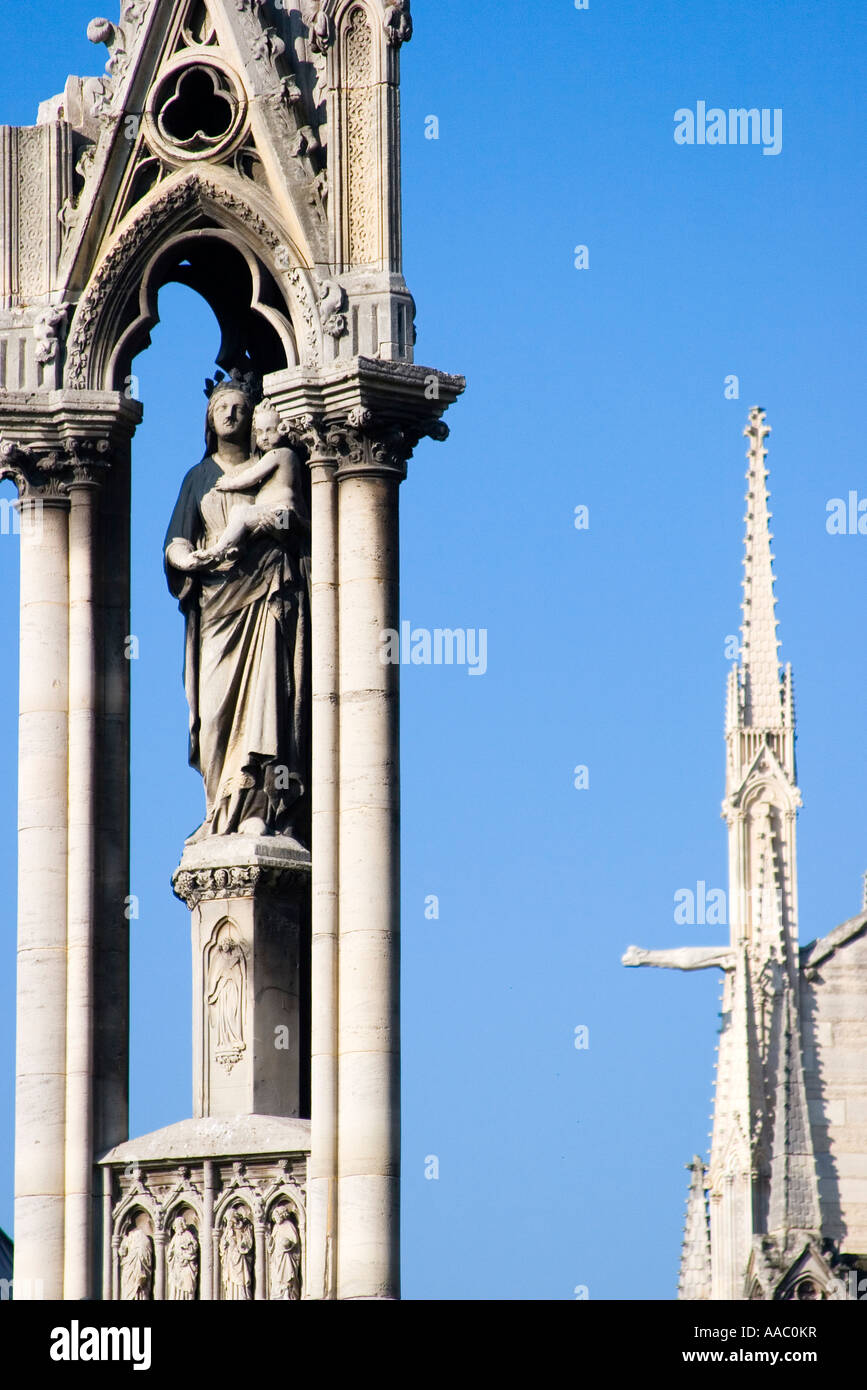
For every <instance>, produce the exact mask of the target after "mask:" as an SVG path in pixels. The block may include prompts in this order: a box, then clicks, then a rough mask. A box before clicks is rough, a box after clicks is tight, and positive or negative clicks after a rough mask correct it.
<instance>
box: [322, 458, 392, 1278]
mask: <svg viewBox="0 0 867 1390" xmlns="http://www.w3.org/2000/svg"><path fill="white" fill-rule="evenodd" d="M338 479H339V490H340V504H339V534H340V562H339V564H340V570H339V577H340V591H339V608H340V868H339V873H340V960H339V1001H338V1008H339V1049H340V1060H339V1093H338V1117H339V1131H338V1132H339V1141H338V1144H339V1150H338V1258H337V1277H338V1297H339V1298H341V1299H391V1298H398V1297H399V1296H400V1280H399V1255H400V1230H399V1171H400V1054H399V1047H400V1040H399V1004H400V1000H399V971H400V960H399V911H400V903H399V896H400V840H399V726H398V676H399V667H398V666H397V665H388V664H384V663H383V662H382V661H381V659H380V653H381V651H382V642H381V634H382V632H383V631H384V630H385V629H387V628H392V629H397V627H398V482H399V478H398V476H397V474H396V473H395V472H392V471H391V470H388V469H377V468H375V467H372V466H371V467H369V468H364V469H359V470H357V471H356V470H354V469H353V468H351V467H349V468H347V469H346V470H345V471H341V472H340V473H338Z"/></svg>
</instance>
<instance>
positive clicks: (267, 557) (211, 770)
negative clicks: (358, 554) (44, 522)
mask: <svg viewBox="0 0 867 1390" xmlns="http://www.w3.org/2000/svg"><path fill="white" fill-rule="evenodd" d="M221 476H222V470H221V468H220V466H219V464H218V463H217V462H216V461H215V460H214V459H213V458H212V457H211V456H210V455H208V456H206V457H205V458H204V459H202V461H201V463H198V464H196V466H195V467H194V468H192V469H190V472H189V473H188V474H187V476H186V478H185V479H184V482H183V485H182V487H181V491H180V495H179V497H178V500H177V503H176V505H175V509H174V512H173V514H172V518H171V521H170V522H169V526H168V530H167V532H166V542H165V544H166V547H167V546H168V545H169V544H170V542H171V541H173V540H180V539H183V540H187V541H189V542H190V544H191V545H192V546H193V547H194V548H196V549H198V548H200V547H202V546H210V545H213V544H214V542H215V541H216V540H217V538H218V537H219V536H220V535H221V534H222V532H223V530H224V528H225V525H226V522H227V520H228V516H229V512H230V510H231V508H232V506H233V505H234V504H235V503H236V502H251V501H254V500H255V498H254V495H253V494H251V493H240V492H239V493H228V492H218V491H216V490H215V488H214V484H215V483H216V482H217V480H218V479H219V478H220V477H221ZM166 574H167V578H168V583H169V588H170V589H171V591H172V593H173V594H174V595H175V596H176V598H177V599H178V601H179V604H180V607H181V610H182V611H183V613H184V616H185V619H186V655H185V662H184V686H185V690H186V694H187V700H188V703H189V707H190V763H191V764H192V766H193V767H195V768H197V769H198V770H199V771H200V772H201V774H202V777H203V779H204V783H205V797H206V802H207V815H206V819H205V822H204V824H203V825H202V827H201V829H200V830H199V831H198V832H197V833H196V837H195V838H202V837H203V836H205V835H208V834H211V835H229V834H234V833H236V832H237V831H238V830H239V829H240V827H241V825H242V824H243V822H244V821H245V820H247V819H248V818H260V819H261V820H263V821H264V822H265V824H266V827H267V829H268V830H269V831H270V832H271V833H273V834H286V835H291V834H294V835H295V836H296V838H298V839H300V840H302V842H304V843H309V820H308V817H309V796H308V789H309V784H310V778H309V743H310V736H309V729H310V672H309V667H310V558H309V527H308V524H307V520H306V518H300V519H299V518H298V517H293V518H292V519H291V524H290V525H288V526H287V527H285V528H280V527H275V526H269V527H268V528H267V529H265V530H263V531H262V532H261V533H257V534H256V535H254V536H252V537H250V538H249V539H248V541H247V542H246V545H245V546H244V548H243V551H242V553H241V554H240V556H239V557H238V558H237V559H236V560H234V561H227V562H224V563H223V564H222V565H220V566H219V568H218V569H216V570H212V571H203V572H199V573H197V574H192V575H190V574H185V573H183V572H182V571H180V570H176V569H175V568H174V567H173V566H172V565H171V564H169V562H168V560H167V561H166Z"/></svg>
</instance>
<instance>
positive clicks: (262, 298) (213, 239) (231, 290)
mask: <svg viewBox="0 0 867 1390" xmlns="http://www.w3.org/2000/svg"><path fill="white" fill-rule="evenodd" d="M238 184H240V180H238V179H233V178H232V177H231V176H226V175H225V173H223V171H219V170H215V169H209V170H208V174H207V176H206V175H204V174H202V173H199V172H193V173H189V172H182V173H180V174H178V175H176V176H175V177H173V178H172V179H171V180H170V181H169V182H168V183H165V184H161V185H160V186H159V188H158V189H157V190H156V191H155V192H154V193H153V194H152V195H151V196H150V197H148V198H147V199H146V200H145V201H144V202H143V203H142V204H140V205H139V206H137V207H136V209H135V210H134V212H133V213H132V214H130V216H129V217H128V218H127V219H125V221H124V223H123V224H122V226H121V227H120V229H119V230H118V232H117V234H116V235H115V237H114V238H113V239H112V242H111V245H110V246H109V248H108V250H107V251H106V253H105V254H104V255H103V257H102V259H101V260H100V261H99V263H98V264H97V266H96V268H95V270H94V272H93V275H92V276H91V279H90V281H89V283H88V285H87V288H86V289H85V291H84V293H83V294H82V296H81V299H80V300H79V303H78V307H77V309H76V311H75V316H74V318H73V320H72V325H71V329H70V333H69V340H68V345H67V353H66V374H65V385H66V386H67V387H71V388H76V389H79V390H92V391H93V390H108V391H111V390H122V389H123V387H124V383H125V377H126V373H127V372H128V370H129V363H130V362H131V360H132V358H133V357H134V356H135V355H136V353H137V352H140V351H141V350H142V349H143V348H144V347H146V346H147V344H148V342H149V341H150V337H149V335H150V330H151V329H152V328H153V327H154V325H155V324H156V323H157V321H158V313H157V304H156V297H157V294H158V292H159V290H160V289H161V288H162V286H163V285H164V284H167V283H169V281H171V280H179V281H180V282H181V283H183V284H190V285H191V286H192V288H194V289H197V290H199V292H200V293H202V294H203V295H204V297H205V298H206V299H207V301H208V303H209V304H210V306H211V308H212V309H213V310H214V312H215V314H216V316H217V319H218V322H219V323H220V327H221V329H222V331H223V335H224V340H223V347H222V349H221V359H223V360H221V365H227V366H229V367H232V366H235V365H240V363H239V362H237V361H234V360H229V359H230V358H233V357H237V356H238V355H239V354H243V352H244V351H247V350H248V349H247V348H246V347H245V346H243V345H241V344H240V343H239V342H238V337H237V325H238V318H239V310H241V317H244V316H246V317H247V320H248V326H249V327H250V328H251V329H252V332H253V337H252V341H251V346H252V348H253V354H251V355H253V356H255V354H256V353H258V354H259V355H260V357H261V362H260V363H259V364H258V365H259V367H260V370H262V371H279V370H281V369H283V368H285V367H294V366H298V365H300V364H301V363H303V364H305V365H308V366H315V365H317V364H318V363H319V362H320V361H321V356H322V330H321V326H320V315H319V312H318V306H317V298H318V296H317V294H316V289H315V277H314V275H313V272H311V271H310V270H308V269H307V268H306V267H304V266H303V265H302V264H301V257H300V254H299V252H298V249H297V247H295V246H294V245H293V244H292V243H291V241H289V240H288V238H287V237H285V235H283V234H282V233H281V231H280V230H279V228H278V226H277V224H276V221H275V220H274V219H272V218H269V217H268V216H267V215H266V214H265V213H264V211H263V210H262V209H261V208H260V207H257V206H255V205H254V202H253V200H252V199H250V198H249V197H247V196H246V189H245V188H244V186H243V185H241V186H240V188H239V187H238V186H237V185H238ZM233 185H234V186H233ZM218 247H221V248H224V250H223V256H224V258H226V257H228V256H229V255H230V249H233V250H234V252H235V253H236V254H235V258H234V260H235V265H234V271H233V274H232V275H231V276H230V279H229V281H228V282H225V281H223V282H222V283H218V282H217V281H216V280H215V277H214V275H213V273H212V272H213V258H214V256H215V254H216V248H218ZM206 251H207V252H210V259H211V264H208V255H207V254H206ZM183 259H187V260H189V261H190V273H189V274H188V275H181V274H179V273H178V271H179V269H180V262H181V261H182V260H183ZM196 262H198V263H199V264H196ZM245 277H246V279H247V282H248V289H247V295H246V298H247V304H246V305H245V306H243V307H242V300H243V299H244V294H243V293H242V285H243V281H244V278H245ZM231 325H234V330H233V329H232V327H231ZM269 340H270V342H269ZM269 348H270V355H269ZM281 353H282V360H280V357H281Z"/></svg>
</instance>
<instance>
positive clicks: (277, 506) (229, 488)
mask: <svg viewBox="0 0 867 1390" xmlns="http://www.w3.org/2000/svg"><path fill="white" fill-rule="evenodd" d="M253 433H254V435H255V441H256V446H257V448H259V449H261V450H262V451H263V453H262V457H261V458H259V459H256V461H255V462H254V463H251V464H249V465H248V466H247V467H245V468H242V469H240V470H239V471H238V472H237V473H232V474H228V473H224V474H223V476H222V478H219V479H218V480H217V482H216V483H215V487H216V489H217V491H218V492H251V491H253V489H254V488H257V487H258V492H257V493H256V501H255V502H248V503H242V504H239V505H237V506H234V507H232V509H231V511H230V512H229V520H228V522H227V523H226V528H225V530H224V531H223V534H222V535H221V536H220V537H219V539H218V540H217V541H215V543H214V544H213V545H212V546H208V547H206V548H203V549H200V550H197V551H196V552H195V553H196V555H197V556H198V557H199V558H200V559H202V560H232V559H234V558H235V556H236V555H237V554H238V552H239V550H240V549H241V546H242V543H243V542H244V540H245V539H246V538H247V537H249V536H252V535H254V534H255V532H256V531H258V530H259V529H260V528H261V527H262V526H263V525H271V526H279V527H286V526H287V525H288V521H289V515H290V514H291V513H292V512H302V513H303V504H302V502H301V498H300V494H299V480H298V468H299V459H298V455H297V454H296V453H295V451H294V450H293V449H290V448H288V447H287V439H288V436H287V433H286V429H285V426H284V425H283V422H282V420H281V419H280V416H279V415H278V414H277V411H276V410H275V409H274V407H273V406H271V405H269V404H268V402H267V401H263V402H262V404H261V405H259V406H257V408H256V410H255V411H254V414H253ZM281 445H282V447H280V446H281ZM260 484H261V486H260Z"/></svg>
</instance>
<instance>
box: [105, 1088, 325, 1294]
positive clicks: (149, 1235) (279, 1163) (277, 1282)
mask: <svg viewBox="0 0 867 1390" xmlns="http://www.w3.org/2000/svg"><path fill="white" fill-rule="evenodd" d="M309 1131H310V1125H309V1121H307V1120H290V1119H285V1118H281V1117H277V1116H266V1115H247V1116H243V1117H236V1118H234V1119H231V1120H218V1119H205V1120H184V1121H182V1122H181V1123H180V1124H176V1125H169V1126H168V1127H167V1128H166V1129H161V1130H157V1131H155V1132H154V1133H153V1134H149V1135H144V1136H143V1137H142V1138H140V1139H133V1140H130V1141H129V1142H128V1143H126V1144H120V1145H118V1147H117V1148H115V1149H112V1150H111V1152H110V1153H108V1154H106V1156H105V1158H104V1159H103V1160H102V1164H101V1167H102V1172H103V1229H104V1249H103V1298H104V1299H106V1300H113V1301H118V1302H148V1301H151V1300H154V1301H158V1302H162V1301H176V1302H193V1301H199V1300H207V1301H212V1300H213V1301H221V1300H226V1301H229V1302H253V1301H257V1300H278V1301H285V1302H297V1301H299V1300H300V1299H301V1298H302V1297H303V1296H304V1288H305V1267H306V1255H307V1241H306V1197H305V1194H306V1183H307V1157H308V1153H309ZM239 1154H240V1155H243V1156H242V1157H238V1155H239Z"/></svg>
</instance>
